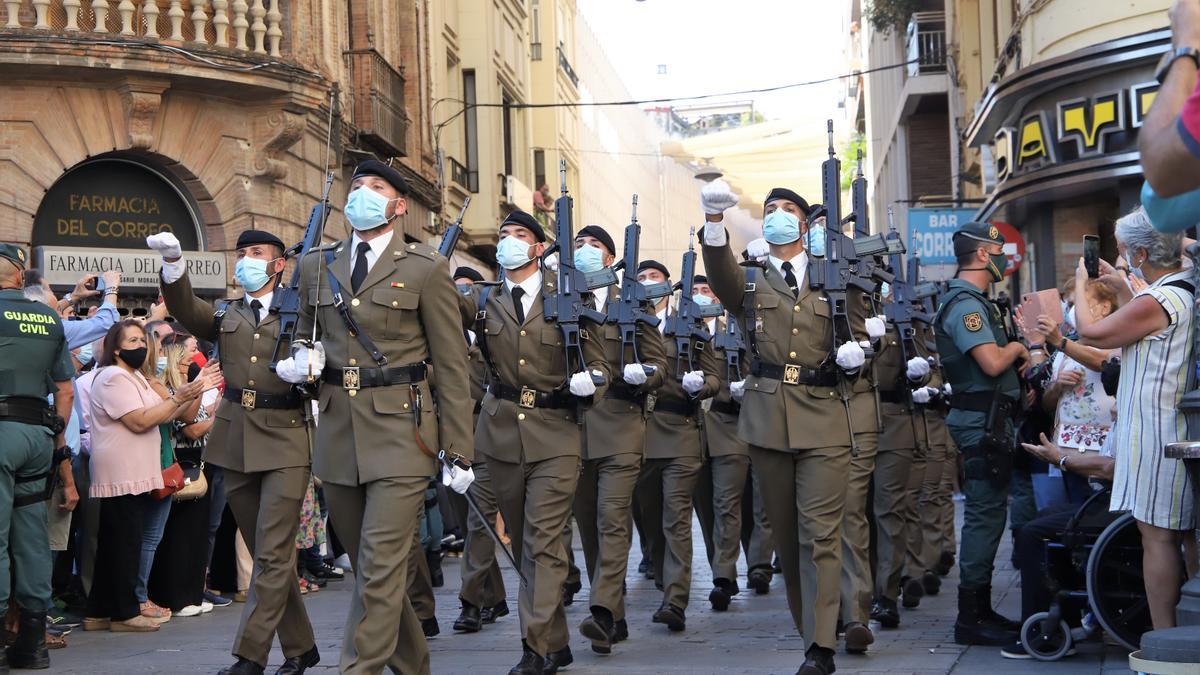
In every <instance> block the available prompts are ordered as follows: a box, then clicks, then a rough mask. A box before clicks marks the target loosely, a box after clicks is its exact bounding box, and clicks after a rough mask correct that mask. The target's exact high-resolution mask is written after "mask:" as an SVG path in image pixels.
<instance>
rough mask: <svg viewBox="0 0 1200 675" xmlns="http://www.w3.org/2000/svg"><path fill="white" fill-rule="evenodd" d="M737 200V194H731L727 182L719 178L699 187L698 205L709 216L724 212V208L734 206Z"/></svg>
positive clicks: (731, 191)
mask: <svg viewBox="0 0 1200 675" xmlns="http://www.w3.org/2000/svg"><path fill="white" fill-rule="evenodd" d="M737 202H738V199H737V195H735V194H733V190H732V189H730V187H729V183H726V182H725V181H723V180H721V179H720V178H718V179H717V180H714V181H713V182H711V183H709V184H708V185H705V186H704V187H703V188H701V189H700V206H701V207H702V208H703V209H704V213H706V214H708V215H710V216H715V215H717V214H719V213H724V212H725V209H728V208H732V207H733V206H736V205H737Z"/></svg>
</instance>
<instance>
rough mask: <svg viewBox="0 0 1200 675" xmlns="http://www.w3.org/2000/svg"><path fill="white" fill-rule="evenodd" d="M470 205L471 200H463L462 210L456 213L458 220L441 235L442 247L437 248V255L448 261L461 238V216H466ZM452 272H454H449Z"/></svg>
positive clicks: (468, 198)
mask: <svg viewBox="0 0 1200 675" xmlns="http://www.w3.org/2000/svg"><path fill="white" fill-rule="evenodd" d="M470 205H471V198H470V197H467V198H466V199H464V200H463V205H462V210H461V211H459V212H458V218H456V219H455V220H454V224H453V225H451V226H450V227H448V228H446V233H445V234H443V235H442V245H441V246H438V253H441V254H442V257H443V258H447V259H449V258H450V256H452V255H454V249H456V248H458V240H459V239H461V238H462V232H463V228H462V221H463V216H465V215H467V207H468V206H470ZM450 271H451V272H453V271H454V270H450Z"/></svg>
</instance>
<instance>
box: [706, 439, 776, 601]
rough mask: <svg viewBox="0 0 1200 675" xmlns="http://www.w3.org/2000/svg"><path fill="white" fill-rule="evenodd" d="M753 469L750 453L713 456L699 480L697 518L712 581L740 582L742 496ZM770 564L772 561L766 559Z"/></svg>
mask: <svg viewBox="0 0 1200 675" xmlns="http://www.w3.org/2000/svg"><path fill="white" fill-rule="evenodd" d="M749 472H750V457H749V456H747V455H719V456H717V457H710V458H709V460H708V461H707V462H705V463H704V466H703V467H702V468H701V469H700V477H699V479H698V480H697V481H696V495H695V507H696V517H697V518H698V519H699V520H700V531H701V533H703V535H704V550H705V552H706V553H707V554H708V565H709V567H710V568H711V569H712V574H713V582H714V584H715V582H717V581H720V580H724V581H729V582H733V583H734V585H735V586H736V584H737V578H738V576H737V561H738V556H739V555H740V554H741V549H740V544H741V535H742V497H743V495H744V494H745V491H746V475H747V474H748V473H749ZM767 564H768V565H769V564H770V561H767Z"/></svg>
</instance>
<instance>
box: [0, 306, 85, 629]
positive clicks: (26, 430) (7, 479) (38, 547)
mask: <svg viewBox="0 0 1200 675" xmlns="http://www.w3.org/2000/svg"><path fill="white" fill-rule="evenodd" d="M74 375H75V368H74V367H73V366H72V364H71V353H70V351H68V349H67V341H66V338H65V337H64V336H63V329H62V323H61V322H60V321H59V318H58V315H57V314H55V313H54V310H52V309H50V308H49V307H47V306H45V305H43V304H42V303H40V302H34V301H32V300H27V299H25V296H24V295H23V294H22V293H21V291H19V290H15V289H4V290H0V405H6V404H11V405H14V406H16V405H21V406H22V407H23V408H26V409H29V408H48V407H49V406H48V404H47V403H46V396H47V394H49V393H51V392H53V391H55V389H56V387H55V384H54V383H56V382H67V381H70V379H71V378H72V377H73V376H74ZM10 414H11V413H9V412H8V411H4V412H3V414H0V438H3V439H4V442H3V443H0V613H3V612H4V611H6V610H7V609H8V600H9V595H10V588H9V586H10V579H12V578H13V575H11V570H10V558H11V565H15V566H16V575H15V578H16V589H15V596H16V600H17V604H18V605H19V606H20V607H21V608H22V609H24V610H28V611H30V612H45V611H46V610H47V609H48V608H49V605H50V567H51V562H50V542H49V538H48V535H47V533H46V508H47V507H46V503H47V502H46V501H45V500H39V501H32V502H31V503H27V504H25V505H22V506H17V507H15V508H14V505H13V501H14V499H20V498H22V497H25V496H27V495H36V494H38V493H42V492H44V490H45V482H44V481H45V480H49V474H50V472H51V459H52V457H53V454H54V432H53V431H51V430H50V428H49V427H47V426H43V425H39V424H33V423H30V422H28V421H17V419H15V418H14V417H12V416H9V415H10ZM6 417H7V419H6ZM39 478H41V480H39ZM10 542H11V546H10Z"/></svg>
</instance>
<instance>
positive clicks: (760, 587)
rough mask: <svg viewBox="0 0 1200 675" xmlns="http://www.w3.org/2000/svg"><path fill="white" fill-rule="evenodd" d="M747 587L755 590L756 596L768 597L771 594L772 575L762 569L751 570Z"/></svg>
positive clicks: (747, 578)
mask: <svg viewBox="0 0 1200 675" xmlns="http://www.w3.org/2000/svg"><path fill="white" fill-rule="evenodd" d="M746 585H747V586H749V587H750V588H753V589H754V593H755V594H756V595H766V594H767V593H770V592H771V573H770V572H768V571H767V570H765V569H762V568H761V567H760V568H758V569H753V570H750V573H749V574H747V575H746Z"/></svg>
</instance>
